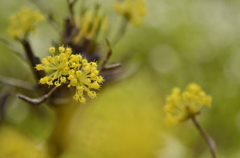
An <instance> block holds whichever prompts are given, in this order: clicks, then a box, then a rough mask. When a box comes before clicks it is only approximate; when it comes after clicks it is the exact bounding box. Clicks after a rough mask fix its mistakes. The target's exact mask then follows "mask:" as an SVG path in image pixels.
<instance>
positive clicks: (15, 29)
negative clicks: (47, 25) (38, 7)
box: [8, 7, 44, 39]
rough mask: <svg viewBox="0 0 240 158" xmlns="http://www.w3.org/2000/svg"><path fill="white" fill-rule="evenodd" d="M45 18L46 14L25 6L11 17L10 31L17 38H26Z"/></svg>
mask: <svg viewBox="0 0 240 158" xmlns="http://www.w3.org/2000/svg"><path fill="white" fill-rule="evenodd" d="M42 20H44V16H43V15H42V14H41V13H40V12H38V11H34V10H33V9H31V8H27V7H23V8H22V9H21V10H20V11H19V12H17V13H15V14H13V15H12V16H11V17H10V18H9V22H10V26H9V28H8V33H9V34H10V35H11V36H12V37H13V38H17V39H22V38H25V37H26V36H27V35H28V34H29V33H30V32H32V33H35V32H36V28H35V27H36V25H37V24H38V23H39V22H40V21H42Z"/></svg>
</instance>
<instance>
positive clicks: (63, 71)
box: [35, 46, 70, 86]
mask: <svg viewBox="0 0 240 158" xmlns="http://www.w3.org/2000/svg"><path fill="white" fill-rule="evenodd" d="M49 52H50V53H51V54H53V56H47V57H46V58H43V59H42V64H38V65H36V67H35V68H36V69H37V70H45V71H46V72H48V71H52V73H51V74H50V75H49V76H46V77H44V78H42V79H40V81H39V82H40V83H41V84H48V85H53V84H54V85H56V86H60V85H61V84H62V83H63V81H64V82H65V81H66V79H64V78H65V77H64V76H66V75H68V71H69V66H68V65H69V62H68V60H69V56H70V54H67V53H65V48H64V47H63V46H60V47H59V52H61V53H60V54H59V55H56V56H54V54H55V53H56V51H55V48H54V47H50V48H49ZM53 82H54V83H53Z"/></svg>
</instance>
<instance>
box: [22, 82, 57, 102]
mask: <svg viewBox="0 0 240 158" xmlns="http://www.w3.org/2000/svg"><path fill="white" fill-rule="evenodd" d="M57 88H58V87H57V86H56V87H54V88H53V89H52V90H51V91H49V92H48V94H45V95H43V96H42V97H40V98H29V97H27V96H25V95H22V94H17V97H18V98H19V99H22V100H24V101H26V102H28V103H30V104H33V105H40V104H42V103H43V102H44V101H46V100H47V99H48V98H49V97H50V96H51V94H52V93H53V92H54V91H55V90H56V89H57Z"/></svg>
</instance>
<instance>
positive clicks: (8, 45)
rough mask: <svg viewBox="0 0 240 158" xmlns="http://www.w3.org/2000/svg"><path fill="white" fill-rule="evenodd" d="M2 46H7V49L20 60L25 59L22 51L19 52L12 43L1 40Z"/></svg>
mask: <svg viewBox="0 0 240 158" xmlns="http://www.w3.org/2000/svg"><path fill="white" fill-rule="evenodd" d="M0 44H2V45H3V46H5V47H6V48H8V49H9V50H11V51H13V52H14V53H15V54H16V55H17V56H19V57H20V58H23V56H22V54H23V53H21V52H20V51H18V49H17V48H14V45H13V44H12V43H10V42H9V41H8V40H6V39H4V38H0Z"/></svg>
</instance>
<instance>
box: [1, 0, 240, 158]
mask: <svg viewBox="0 0 240 158" xmlns="http://www.w3.org/2000/svg"><path fill="white" fill-rule="evenodd" d="M94 2H96V1H94ZM94 2H93V3H94ZM97 2H101V1H97ZM112 2H113V0H111V1H110V0H108V1H104V4H103V5H102V6H103V8H104V9H105V11H106V13H109V14H110V13H111V14H110V18H112V19H114V20H115V21H117V22H118V21H120V18H116V17H117V14H115V13H113V12H112V10H111V3H112ZM146 2H147V6H148V14H147V17H146V18H145V20H144V23H143V25H142V26H141V27H137V28H134V27H132V26H129V28H128V31H127V33H126V34H125V35H124V37H123V38H122V39H121V41H120V42H119V43H118V44H117V45H116V46H115V47H114V48H113V50H114V54H113V56H112V61H116V62H117V61H118V59H120V58H121V57H122V56H123V54H126V53H131V52H135V53H134V54H133V56H132V57H131V58H130V59H129V61H128V62H127V63H126V64H125V65H124V68H125V69H126V70H127V72H126V73H127V74H128V75H129V76H130V77H129V78H124V79H123V80H122V81H119V82H118V83H117V82H116V83H114V84H110V85H109V86H108V87H106V88H105V89H104V90H103V91H102V92H100V93H99V95H98V97H97V99H95V100H92V101H89V102H90V104H87V105H85V106H79V109H77V112H76V116H74V119H73V121H72V123H71V125H70V127H71V128H70V127H69V130H70V131H72V133H71V137H70V138H69V139H71V145H70V146H69V147H68V149H67V150H66V152H65V153H64V154H63V155H62V156H61V157H63V158H71V157H73V158H75V157H79V155H81V156H82V158H101V157H103V158H112V157H116V158H128V157H131V158H134V157H136V158H141V157H143V158H154V157H155V156H153V155H162V157H169V158H188V157H189V158H191V157H199V158H210V154H209V151H208V148H207V146H206V144H205V142H204V141H203V139H202V138H201V137H200V135H199V133H198V131H197V130H196V129H195V128H194V127H193V124H192V123H191V122H187V123H184V124H182V125H180V126H177V127H166V126H165V125H164V113H163V110H162V109H163V105H164V101H165V97H166V96H167V95H168V94H170V92H171V89H172V88H173V87H175V86H178V87H180V88H182V89H183V88H184V87H186V86H187V85H188V84H189V83H191V82H196V83H197V84H199V85H200V86H201V87H202V88H203V89H204V91H205V92H206V93H207V94H210V95H212V97H213V103H212V107H211V108H210V109H204V111H203V113H202V114H201V115H200V116H199V117H198V120H199V122H200V124H201V125H202V126H203V128H204V129H205V130H206V131H207V132H208V133H209V134H210V135H211V136H212V137H213V138H214V140H215V141H216V144H217V148H218V150H217V152H218V156H219V157H220V158H224V157H228V158H236V157H239V155H240V154H239V148H240V144H239V142H240V137H239V134H240V113H239V112H240V99H239V96H240V91H239V84H240V71H239V67H240V46H239V42H240V11H239V6H240V1H237V0H228V1H227V0H225V1H224V0H220V1H216V0H202V1H194V0H177V1H176V0H146ZM41 3H42V4H45V5H44V6H46V8H48V9H50V10H52V12H53V13H54V15H56V18H57V21H58V22H59V23H61V20H62V19H63V18H65V16H66V14H65V13H66V11H67V8H66V7H65V1H64V0H61V1H60V0H52V1H51V3H50V4H48V2H47V1H41ZM88 3H90V2H88ZM21 5H28V6H31V7H34V8H37V7H36V6H35V5H34V4H33V3H31V1H27V0H18V1H13V0H2V1H0V10H1V14H0V18H1V23H0V28H1V29H0V36H1V37H4V38H6V39H9V40H10V41H11V42H13V43H14V44H15V45H16V48H18V49H19V51H20V52H22V49H21V45H19V44H18V43H17V42H15V41H14V40H12V39H11V38H10V37H9V36H8V35H7V33H6V29H7V26H8V21H7V19H8V16H9V15H10V14H11V13H12V12H15V11H16V10H18V8H19V7H20V6H21ZM117 22H116V23H114V24H117ZM114 24H113V26H112V27H113V28H116V27H117V26H115V25H114ZM53 40H55V41H57V40H58V36H57V33H56V32H55V31H54V29H53V28H51V27H50V26H49V25H48V24H47V23H42V24H40V26H39V33H38V35H35V36H31V41H32V44H33V47H34V50H35V51H36V53H37V54H38V55H39V56H41V57H43V56H45V55H46V54H47V48H48V47H49V46H50V45H51V42H52V41H53ZM103 43H104V41H103ZM103 47H104V48H103V49H105V50H106V48H105V44H103ZM0 75H4V76H7V77H13V78H17V79H21V80H24V81H28V82H30V83H32V84H34V83H35V81H34V78H33V75H32V74H31V70H30V68H29V67H28V64H27V63H26V62H25V61H23V60H22V59H21V58H19V57H18V56H17V55H14V54H13V53H12V52H11V51H9V50H8V49H7V48H5V47H3V46H1V45H0ZM9 89H10V90H11V91H13V92H14V94H13V95H12V97H11V98H10V100H9V104H8V106H7V115H6V116H7V120H8V122H9V124H12V126H14V127H16V128H18V129H20V130H21V131H23V133H25V134H26V135H27V136H29V137H30V138H34V140H35V138H36V139H37V140H41V141H43V140H45V139H47V138H48V137H49V135H50V131H51V129H52V126H53V125H52V124H53V112H52V111H51V110H50V109H49V108H47V106H45V105H43V106H40V107H32V106H31V105H28V104H26V103H24V102H23V101H20V100H18V99H17V98H16V97H15V94H16V93H23V94H26V95H29V96H32V97H33V96H36V94H34V93H32V92H28V91H23V90H21V89H16V88H13V87H6V86H5V87H2V85H0V91H6V90H9ZM69 106H71V105H69ZM2 133H3V134H4V131H3V132H2ZM0 134H1V133H0ZM18 136H19V135H18ZM20 137H21V135H20ZM110 138H111V139H110ZM22 139H23V138H21V139H19V140H20V141H18V142H19V143H20V144H21V141H22V143H23V144H25V143H27V142H28V141H29V140H28V138H26V139H27V140H25V141H26V142H25V141H24V140H22ZM9 141H13V142H14V140H10V139H9ZM20 146H21V145H20ZM78 147H79V148H78ZM1 150H5V149H4V148H2V149H0V151H1ZM34 150H35V149H34ZM27 151H28V149H26V152H27ZM44 151H45V148H44ZM0 153H1V152H0ZM36 154H37V152H36ZM121 154H122V155H121ZM116 155H117V156H116ZM0 157H1V156H0ZM12 157H13V156H12ZM16 157H18V156H16Z"/></svg>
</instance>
